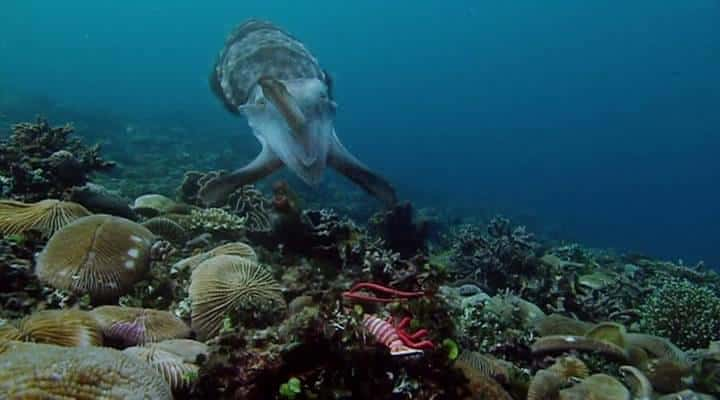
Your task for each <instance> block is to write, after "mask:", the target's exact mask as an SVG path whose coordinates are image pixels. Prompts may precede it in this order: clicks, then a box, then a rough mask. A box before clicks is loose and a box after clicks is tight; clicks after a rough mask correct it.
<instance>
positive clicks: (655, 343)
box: [627, 333, 689, 364]
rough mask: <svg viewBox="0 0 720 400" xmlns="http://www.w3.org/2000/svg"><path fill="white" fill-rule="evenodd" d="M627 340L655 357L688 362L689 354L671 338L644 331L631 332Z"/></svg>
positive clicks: (629, 343) (683, 362)
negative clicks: (671, 340) (643, 332)
mask: <svg viewBox="0 0 720 400" xmlns="http://www.w3.org/2000/svg"><path fill="white" fill-rule="evenodd" d="M627 342H628V345H630V346H635V347H639V348H641V349H643V350H645V351H646V352H648V353H649V354H651V355H652V356H653V357H655V358H660V359H665V360H671V361H677V362H679V363H681V364H687V363H688V362H689V361H688V356H687V354H685V352H684V351H682V350H680V348H679V347H677V346H675V345H674V344H673V343H672V342H670V341H669V340H667V339H665V338H662V337H659V336H654V335H646V334H642V333H629V334H628V335H627Z"/></svg>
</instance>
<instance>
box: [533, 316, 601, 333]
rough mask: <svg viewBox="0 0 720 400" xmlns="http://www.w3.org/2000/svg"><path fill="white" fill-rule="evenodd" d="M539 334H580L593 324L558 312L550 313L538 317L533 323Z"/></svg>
mask: <svg viewBox="0 0 720 400" xmlns="http://www.w3.org/2000/svg"><path fill="white" fill-rule="evenodd" d="M534 327H535V329H536V330H537V331H538V333H539V334H540V336H552V335H574V336H582V335H584V334H585V333H586V332H587V331H589V330H590V329H591V328H592V327H593V325H592V324H591V323H588V322H583V321H580V320H577V319H574V318H570V317H566V316H564V315H560V314H550V315H548V316H546V317H544V318H539V319H538V320H537V321H536V322H535V325H534Z"/></svg>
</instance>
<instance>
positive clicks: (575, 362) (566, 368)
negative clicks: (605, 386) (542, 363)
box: [549, 356, 590, 380]
mask: <svg viewBox="0 0 720 400" xmlns="http://www.w3.org/2000/svg"><path fill="white" fill-rule="evenodd" d="M549 370H550V371H553V372H555V373H557V374H558V375H560V376H561V377H562V378H563V379H565V380H569V379H571V378H580V379H584V378H587V377H588V375H589V374H590V370H589V369H588V367H587V365H585V363H584V362H583V361H582V360H581V359H579V358H577V357H572V356H567V357H561V358H559V359H557V360H556V361H555V364H553V365H552V366H551V367H550V368H549Z"/></svg>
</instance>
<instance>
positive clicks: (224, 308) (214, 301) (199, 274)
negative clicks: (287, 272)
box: [189, 255, 285, 339]
mask: <svg viewBox="0 0 720 400" xmlns="http://www.w3.org/2000/svg"><path fill="white" fill-rule="evenodd" d="M189 294H190V300H191V303H192V317H191V319H192V323H191V324H192V327H193V329H194V330H195V331H196V332H197V333H198V335H199V337H200V338H201V339H207V338H210V337H213V336H215V335H216V334H217V333H218V332H219V331H220V328H221V326H222V322H223V318H224V317H225V316H226V315H227V314H228V313H232V312H243V309H244V311H247V310H251V309H259V308H262V307H264V306H266V305H270V306H271V307H272V306H274V305H276V304H282V306H283V307H284V304H285V303H284V299H283V296H282V292H281V287H280V285H279V284H278V282H277V281H276V280H275V279H274V278H273V276H272V275H271V274H270V272H269V271H268V270H267V269H266V268H265V267H264V266H262V265H260V264H257V263H256V262H254V261H252V260H250V259H247V258H244V257H239V256H231V255H220V256H216V257H213V258H211V259H209V260H206V261H204V262H203V263H202V264H200V265H199V266H198V267H197V268H196V269H195V270H194V271H193V274H192V278H191V283H190V289H189Z"/></svg>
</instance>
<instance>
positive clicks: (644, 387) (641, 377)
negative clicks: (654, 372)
mask: <svg viewBox="0 0 720 400" xmlns="http://www.w3.org/2000/svg"><path fill="white" fill-rule="evenodd" d="M620 373H621V374H622V376H623V379H624V380H625V383H626V384H627V385H628V386H629V387H630V389H631V390H632V394H633V400H650V399H652V395H653V387H652V384H651V383H650V381H649V380H648V378H647V376H645V374H644V373H643V372H642V371H640V370H639V369H637V368H635V367H633V366H630V365H623V366H622V367H620Z"/></svg>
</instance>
